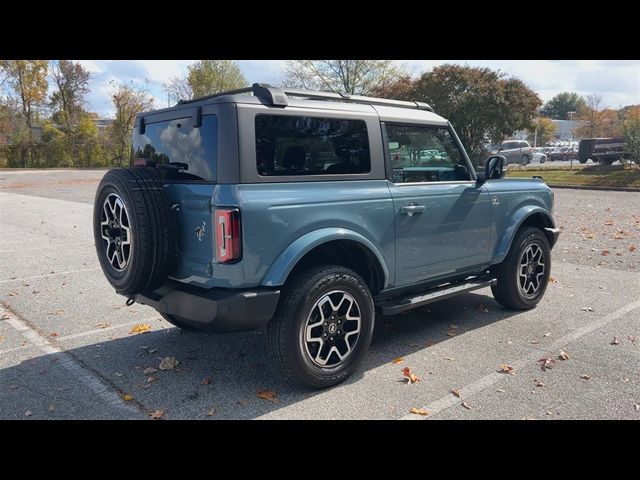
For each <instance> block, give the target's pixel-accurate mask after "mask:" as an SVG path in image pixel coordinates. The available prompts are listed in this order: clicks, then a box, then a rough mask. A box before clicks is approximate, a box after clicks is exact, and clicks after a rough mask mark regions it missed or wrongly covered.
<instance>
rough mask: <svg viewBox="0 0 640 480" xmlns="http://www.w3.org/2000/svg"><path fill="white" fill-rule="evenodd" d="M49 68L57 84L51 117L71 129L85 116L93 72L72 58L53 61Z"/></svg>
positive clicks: (52, 95)
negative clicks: (71, 59)
mask: <svg viewBox="0 0 640 480" xmlns="http://www.w3.org/2000/svg"><path fill="white" fill-rule="evenodd" d="M49 70H50V76H51V79H52V80H53V83H54V84H55V86H56V90H55V91H54V92H53V93H52V94H51V98H50V103H49V106H50V107H51V109H52V111H53V113H52V115H51V119H52V120H53V121H54V122H55V123H57V124H59V125H62V126H63V128H64V129H65V130H67V131H70V130H71V129H72V126H73V125H77V124H78V122H79V121H80V119H81V118H82V117H83V116H84V113H85V110H84V102H85V100H84V97H85V95H86V94H87V93H89V79H90V78H91V73H90V72H89V71H87V70H86V69H85V68H83V67H82V65H80V64H79V63H73V62H72V61H70V60H58V61H57V62H51V65H50V67H49Z"/></svg>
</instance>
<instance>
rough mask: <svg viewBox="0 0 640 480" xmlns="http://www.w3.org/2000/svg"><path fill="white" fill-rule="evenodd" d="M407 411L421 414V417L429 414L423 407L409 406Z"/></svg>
mask: <svg viewBox="0 0 640 480" xmlns="http://www.w3.org/2000/svg"><path fill="white" fill-rule="evenodd" d="M409 413H413V414H415V415H422V416H423V417H426V416H427V415H429V412H428V411H427V410H425V409H424V408H416V407H411V408H410V409H409Z"/></svg>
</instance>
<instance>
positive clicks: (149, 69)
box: [80, 60, 640, 117]
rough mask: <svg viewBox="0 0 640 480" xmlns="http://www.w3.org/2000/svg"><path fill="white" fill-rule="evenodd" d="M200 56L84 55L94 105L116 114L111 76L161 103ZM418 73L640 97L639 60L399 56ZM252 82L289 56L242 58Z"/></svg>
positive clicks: (547, 94) (615, 102) (635, 100)
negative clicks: (464, 68)
mask: <svg viewBox="0 0 640 480" xmlns="http://www.w3.org/2000/svg"><path fill="white" fill-rule="evenodd" d="M193 62H194V60H80V63H82V65H83V66H84V67H85V68H87V69H88V70H89V71H91V72H92V78H91V82H90V88H91V93H90V94H89V95H88V97H87V101H88V104H89V105H88V107H89V110H91V111H94V112H98V113H99V114H100V115H101V116H102V117H110V116H112V114H113V109H112V107H111V99H110V93H111V91H112V89H111V86H110V84H109V82H110V81H111V80H119V81H130V80H131V81H133V82H134V83H136V84H139V85H143V84H144V83H145V80H148V85H149V90H150V91H151V93H152V95H153V96H154V97H155V99H156V107H157V108H161V107H166V106H167V96H166V93H164V90H163V88H162V85H163V83H165V82H166V81H167V80H168V79H169V78H170V77H172V76H174V75H182V74H184V73H185V72H186V69H187V65H189V64H191V63H193ZM398 63H399V64H403V65H404V66H405V67H406V68H407V70H408V71H409V72H410V73H412V74H413V75H416V76H417V75H419V74H420V73H421V72H423V71H426V70H430V69H431V68H433V67H434V66H436V65H441V64H443V63H457V64H462V65H465V64H466V65H470V66H481V67H489V68H491V69H494V70H500V71H502V72H504V73H506V74H508V75H513V76H516V77H518V78H520V79H522V80H523V81H524V82H525V83H526V84H527V85H528V86H529V87H530V88H531V89H533V90H535V91H536V92H538V94H539V95H540V97H541V98H542V100H543V101H547V100H549V99H550V98H552V97H553V96H554V95H556V94H558V93H560V92H564V91H572V92H578V93H579V94H581V95H588V94H590V93H597V94H599V95H602V97H603V103H604V105H605V106H607V107H611V108H620V107H622V106H625V105H632V104H639V103H640V61H637V60H398ZM238 64H239V66H240V69H241V70H242V72H243V73H244V75H245V77H246V78H247V80H248V81H249V83H253V82H264V83H272V84H278V83H279V79H280V78H281V76H282V71H283V67H284V64H285V61H284V60H239V61H238Z"/></svg>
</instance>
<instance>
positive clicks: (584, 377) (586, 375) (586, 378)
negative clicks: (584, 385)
mask: <svg viewBox="0 0 640 480" xmlns="http://www.w3.org/2000/svg"><path fill="white" fill-rule="evenodd" d="M580 378H582V379H584V380H591V375H589V374H586V373H585V374H584V375H580Z"/></svg>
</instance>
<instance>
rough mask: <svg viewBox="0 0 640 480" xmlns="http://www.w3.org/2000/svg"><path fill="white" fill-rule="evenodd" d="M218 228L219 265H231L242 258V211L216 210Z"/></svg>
mask: <svg viewBox="0 0 640 480" xmlns="http://www.w3.org/2000/svg"><path fill="white" fill-rule="evenodd" d="M213 221H214V223H215V226H216V259H217V260H218V263H231V262H235V261H237V260H240V258H241V257H242V238H241V231H240V230H241V228H240V210H238V209H237V208H216V210H215V213H214V214H213Z"/></svg>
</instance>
